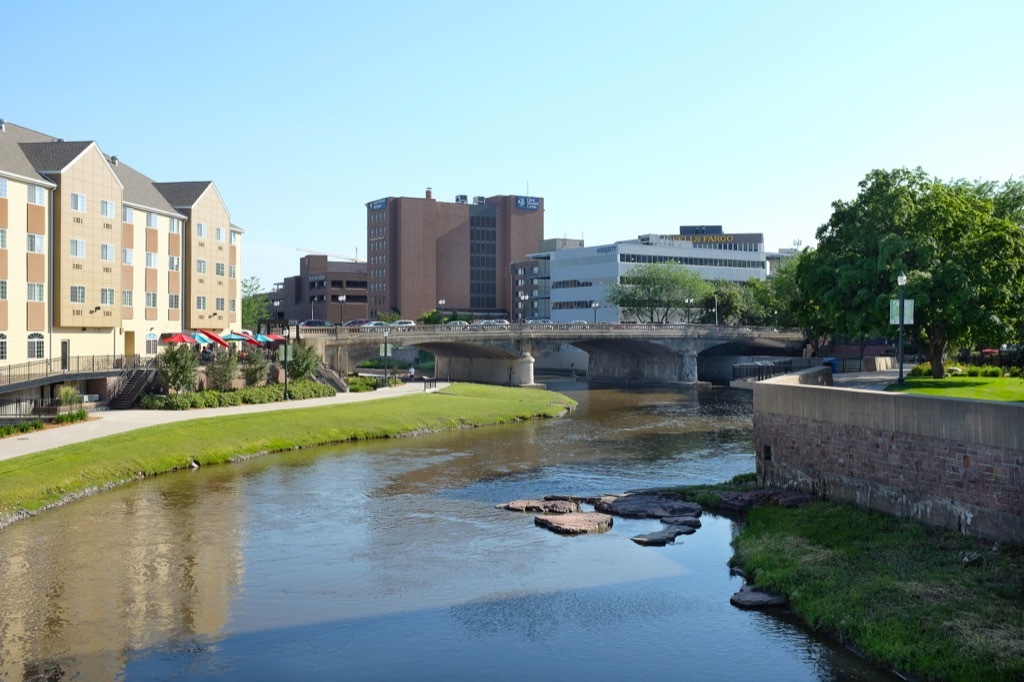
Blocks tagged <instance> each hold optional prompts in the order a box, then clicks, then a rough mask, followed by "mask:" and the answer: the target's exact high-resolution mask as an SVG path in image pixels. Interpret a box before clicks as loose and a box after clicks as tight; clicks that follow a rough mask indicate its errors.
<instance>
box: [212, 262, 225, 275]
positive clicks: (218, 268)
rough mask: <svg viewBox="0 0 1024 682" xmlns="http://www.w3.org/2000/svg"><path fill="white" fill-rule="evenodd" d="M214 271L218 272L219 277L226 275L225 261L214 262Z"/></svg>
mask: <svg viewBox="0 0 1024 682" xmlns="http://www.w3.org/2000/svg"><path fill="white" fill-rule="evenodd" d="M213 271H214V272H215V273H216V274H217V276H218V277H223V276H224V264H223V263H214V265H213Z"/></svg>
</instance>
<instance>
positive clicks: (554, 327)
mask: <svg viewBox="0 0 1024 682" xmlns="http://www.w3.org/2000/svg"><path fill="white" fill-rule="evenodd" d="M551 331H560V332H579V331H586V332H595V333H612V332H624V331H625V332H662V333H663V334H671V333H674V332H687V333H693V332H705V333H716V334H720V335H726V336H728V335H730V334H734V335H737V336H743V335H748V334H799V335H802V334H803V332H802V330H800V329H786V328H781V327H754V326H733V325H724V324H723V325H714V324H690V323H680V324H648V323H636V322H597V323H592V322H566V323H561V322H551V323H547V322H545V323H543V324H528V323H525V322H515V323H510V324H503V325H476V324H469V325H466V326H456V327H452V326H449V325H445V324H422V325H416V326H415V327H385V326H379V327H301V328H299V329H298V330H297V332H298V333H297V336H298V338H303V337H313V338H346V337H350V336H351V335H358V334H374V335H384V334H388V335H399V334H438V335H445V336H461V335H463V334H479V333H480V332H485V333H488V334H517V333H523V332H542V333H543V332H551ZM293 338H295V335H293Z"/></svg>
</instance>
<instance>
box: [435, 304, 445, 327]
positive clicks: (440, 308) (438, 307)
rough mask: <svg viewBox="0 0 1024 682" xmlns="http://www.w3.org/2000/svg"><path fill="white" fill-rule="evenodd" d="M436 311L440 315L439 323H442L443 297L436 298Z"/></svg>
mask: <svg viewBox="0 0 1024 682" xmlns="http://www.w3.org/2000/svg"><path fill="white" fill-rule="evenodd" d="M437 312H438V313H439V314H440V315H441V324H444V299H443V298H439V299H437Z"/></svg>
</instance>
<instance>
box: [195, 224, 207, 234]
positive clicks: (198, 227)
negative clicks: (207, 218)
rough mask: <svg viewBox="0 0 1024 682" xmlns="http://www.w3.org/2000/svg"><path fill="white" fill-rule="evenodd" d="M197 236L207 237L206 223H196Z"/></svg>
mask: <svg viewBox="0 0 1024 682" xmlns="http://www.w3.org/2000/svg"><path fill="white" fill-rule="evenodd" d="M196 236H197V237H205V236H206V223H196Z"/></svg>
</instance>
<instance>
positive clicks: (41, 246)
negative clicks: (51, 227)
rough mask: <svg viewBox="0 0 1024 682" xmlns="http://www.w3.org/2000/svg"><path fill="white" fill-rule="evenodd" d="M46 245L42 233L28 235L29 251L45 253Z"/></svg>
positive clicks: (27, 246)
mask: <svg viewBox="0 0 1024 682" xmlns="http://www.w3.org/2000/svg"><path fill="white" fill-rule="evenodd" d="M45 247H46V240H45V239H44V238H43V235H41V234H30V235H28V243H27V245H26V248H27V249H28V252H29V253H43V252H44V251H45Z"/></svg>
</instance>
